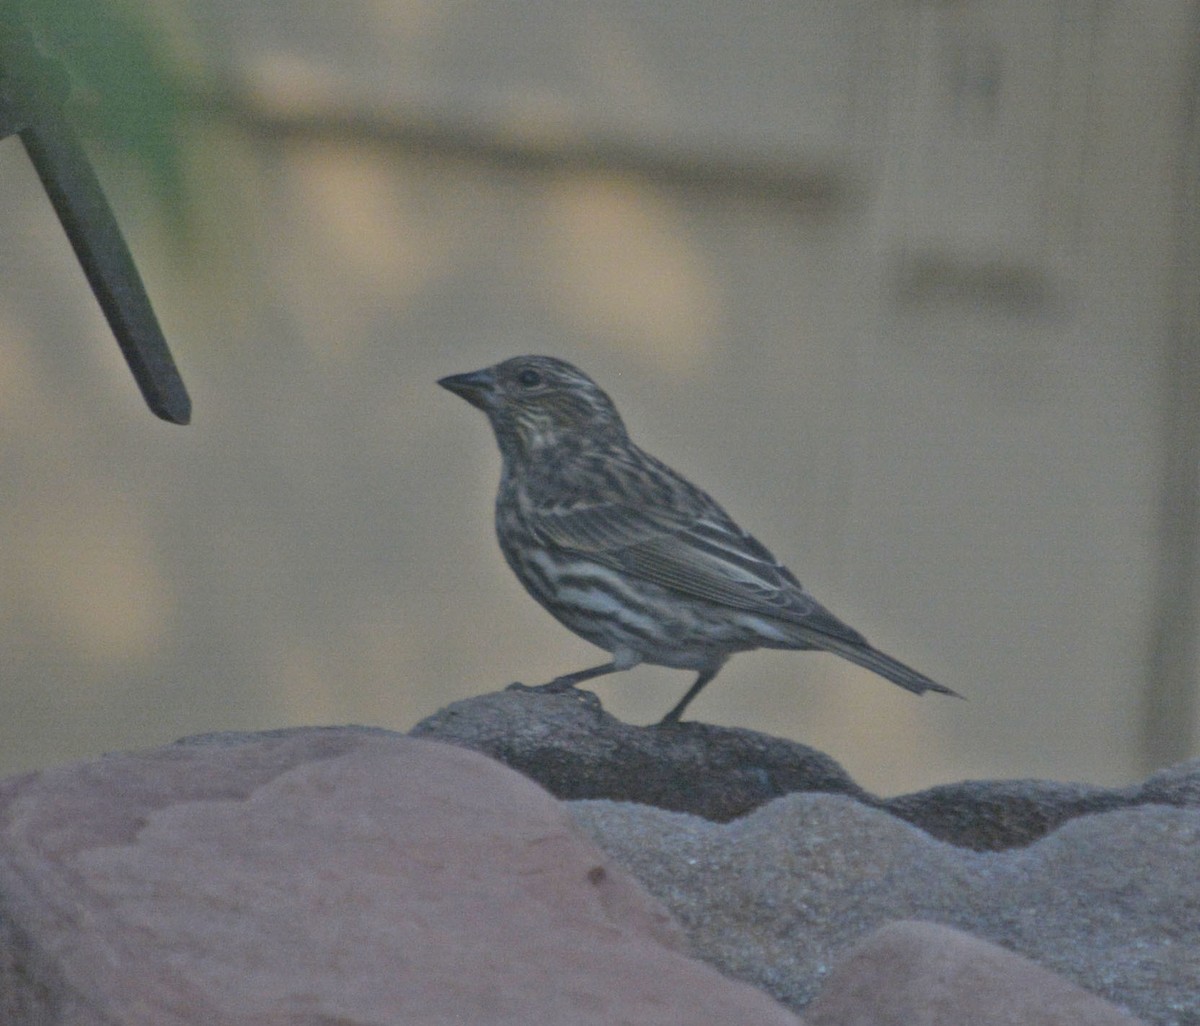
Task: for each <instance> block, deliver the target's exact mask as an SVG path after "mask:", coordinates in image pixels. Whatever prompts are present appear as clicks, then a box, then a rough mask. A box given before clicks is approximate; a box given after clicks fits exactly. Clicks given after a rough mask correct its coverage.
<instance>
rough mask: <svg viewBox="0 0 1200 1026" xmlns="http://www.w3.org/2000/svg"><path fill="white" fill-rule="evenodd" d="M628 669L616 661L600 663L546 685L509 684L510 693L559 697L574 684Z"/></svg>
mask: <svg viewBox="0 0 1200 1026" xmlns="http://www.w3.org/2000/svg"><path fill="white" fill-rule="evenodd" d="M627 669H629V667H628V666H626V665H625V664H624V663H621V662H618V661H617V660H616V659H614V660H612V662H608V663H602V664H601V665H599V666H589V667H588V668H587V669H586V670H576V671H575V672H574V673H564V674H563V675H562V676H561V677H555V678H554V680H552V681H550V682H549V683H548V684H537V685H533V686H530V685H528V684H510V685H509V686H508V690H510V691H540V692H542V693H543V694H547V695H561V694H562V693H563V692H564V691H573V690H574V689H575V685H576V684H582V683H583V682H584V681H585V680H591V679H592V678H593V677H603V676H604V675H605V674H607V673H617V672H618V671H620V670H627Z"/></svg>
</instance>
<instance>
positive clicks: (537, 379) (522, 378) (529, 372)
mask: <svg viewBox="0 0 1200 1026" xmlns="http://www.w3.org/2000/svg"><path fill="white" fill-rule="evenodd" d="M517 383H518V384H519V385H520V386H521V387H522V388H537V386H538V385H540V384H541V383H542V376H541V375H540V374H539V373H538V372H537V371H535V370H534V369H533V368H532V367H526V368H525V369H524V370H523V371H521V373H520V374H518V375H517Z"/></svg>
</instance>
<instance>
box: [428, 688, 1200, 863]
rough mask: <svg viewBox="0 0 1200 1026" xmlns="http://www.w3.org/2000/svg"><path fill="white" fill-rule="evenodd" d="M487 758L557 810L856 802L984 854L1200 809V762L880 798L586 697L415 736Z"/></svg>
mask: <svg viewBox="0 0 1200 1026" xmlns="http://www.w3.org/2000/svg"><path fill="white" fill-rule="evenodd" d="M412 733H413V735H414V736H417V737H430V738H436V739H438V740H441V741H448V742H450V743H451V744H456V745H462V746H463V747H466V748H471V749H473V750H475V751H479V752H483V753H484V754H486V755H490V756H492V757H493V758H495V759H499V760H500V761H501V762H503V763H505V764H506V765H509V766H511V767H513V769H516V770H519V771H520V772H521V773H524V774H525V775H526V776H528V777H531V778H532V779H534V780H536V781H538V783H540V784H541V785H542V786H543V787H545V788H546V789H547V790H549V791H550V792H551V793H552V794H554V795H557V796H558V797H559V798H565V799H582V798H608V799H611V800H613V801H629V802H639V803H640V804H643V805H653V806H655V807H657V808H660V809H668V810H671V811H674V812H689V813H692V814H693V815H697V816H703V817H704V818H705V819H709V820H712V821H714V822H718V823H723V822H728V821H729V820H732V819H736V818H737V817H739V816H744V815H746V814H748V813H750V812H753V811H754V810H755V809H757V808H759V807H761V806H763V805H765V804H766V803H767V802H769V801H772V800H774V799H775V798H778V797H780V796H781V795H784V794H790V793H793V792H798V791H806V792H812V791H820V792H825V793H830V794H844V795H849V796H851V797H853V798H855V799H857V800H858V801H859V802H861V803H862V804H864V805H867V806H870V807H872V808H877V809H882V810H884V811H887V812H889V813H891V814H892V815H893V816H897V817H899V818H900V819H902V820H905V821H906V822H909V823H912V824H914V825H915V826H918V827H920V828H921V829H922V830H924V831H925V832H926V833H928V834H930V835H931V836H933V837H937V838H939V839H941V840H944V841H948V842H950V843H951V844H955V845H959V846H960V847H965V848H971V849H974V850H976V851H1000V850H1003V849H1005V848H1013V847H1020V846H1022V845H1026V844H1029V843H1031V842H1032V841H1035V840H1037V839H1038V838H1039V837H1044V836H1045V835H1046V834H1048V833H1050V831H1052V830H1054V829H1056V828H1057V827H1059V826H1061V825H1062V824H1063V823H1066V822H1067V821H1068V820H1071V819H1074V818H1076V817H1078V816H1083V815H1090V814H1092V813H1097V812H1109V811H1112V810H1115V809H1124V808H1135V807H1137V806H1141V805H1147V804H1151V803H1153V804H1166V805H1179V806H1186V807H1200V759H1196V760H1193V761H1192V762H1189V763H1184V764H1182V765H1181V766H1179V767H1175V768H1173V769H1171V770H1167V771H1164V772H1162V773H1160V774H1157V775H1156V776H1154V777H1151V778H1150V779H1149V780H1147V781H1146V782H1145V784H1143V785H1141V786H1139V787H1130V788H1102V787H1093V786H1091V785H1087V784H1060V783H1057V782H1055V781H1045V780H1018V781H971V782H967V783H961V784H947V785H943V786H940V787H934V788H930V789H929V790H927V791H921V792H919V793H917V794H911V795H901V796H899V797H895V798H880V797H877V796H875V795H872V794H868V793H867V792H866V791H864V790H863V789H862V788H861V787H859V786H858V785H857V784H856V783H855V782H854V781H853V780H852V779H851V778H850V777H849V775H848V774H847V773H846V772H845V770H843V769H842V768H841V766H839V765H838V764H837V763H836V762H835V761H834V760H833V759H831V758H829V756H827V755H823V754H822V753H821V752H818V751H814V750H813V749H812V748H808V747H806V746H804V745H801V744H796V743H794V742H791V741H784V740H782V739H780V738H773V737H769V736H767V735H765V734H760V733H757V732H755V731H752V730H739V729H736V728H730V727H713V726H709V725H707V724H703V723H693V722H686V723H679V724H674V725H672V726H670V727H667V728H660V727H634V726H630V725H629V724H626V723H622V722H620V721H619V720H617V719H614V718H613V717H612V716H609V715H608V714H607V713H605V712H604V711H603V710H602V709H601V707H600V701H599V699H598V698H596V696H595V695H593V694H591V693H590V692H587V691H578V692H576V693H575V694H573V695H572V694H565V695H548V694H538V693H531V692H528V691H525V692H521V691H504V692H499V693H495V694H489V695H482V696H480V697H478V698H471V699H467V700H465V701H462V702H455V703H454V704H453V705H450V706H447V707H446V708H445V709H443V710H441V711H440V712H438V713H435V714H434V715H433V716H431V717H429V718H428V719H426V720H423V721H422V722H421V723H419V724H417V726H416V727H415V728H414V729H413V731H412Z"/></svg>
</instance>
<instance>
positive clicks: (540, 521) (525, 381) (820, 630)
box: [438, 356, 961, 726]
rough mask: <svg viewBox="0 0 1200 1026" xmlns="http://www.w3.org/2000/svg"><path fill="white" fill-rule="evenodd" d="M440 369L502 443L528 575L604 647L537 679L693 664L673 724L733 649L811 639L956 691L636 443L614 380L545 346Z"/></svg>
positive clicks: (512, 525) (503, 491)
mask: <svg viewBox="0 0 1200 1026" xmlns="http://www.w3.org/2000/svg"><path fill="white" fill-rule="evenodd" d="M438 384H439V385H441V386H442V387H443V388H445V389H447V390H448V391H450V392H452V393H454V394H455V395H457V396H460V397H461V398H463V399H465V400H466V401H467V402H468V403H470V404H471V405H472V406H475V407H477V408H478V409H480V410H482V411H483V413H484V414H486V415H487V418H488V420H489V421H490V423H491V427H492V431H493V432H494V434H495V438H496V443H497V445H498V447H499V449H500V456H501V464H502V465H501V472H500V487H499V490H498V491H497V494H496V508H495V527H496V536H497V540H498V541H499V543H500V549H501V551H502V552H503V554H504V558H505V560H506V561H507V563H508V565H509V567H511V569H512V571H513V572H514V573H515V574H516V576H517V578H518V579H519V580H520V582H521V584H522V585H524V587H525V589H526V590H527V591H528V592H529V594H530V595H532V596H533V598H534V599H536V600H537V601H538V602H539V603H540V604H541V605H542V606H543V607H544V608H545V609H546V610H547V611H548V612H550V613H551V614H552V615H553V616H554V617H555V618H556V619H557V620H558V621H559V622H560V623H562V624H563V625H564V626H565V627H567V628H568V629H570V630H572V631H574V632H575V633H576V634H578V635H580V636H581V637H583V638H585V639H586V640H588V641H590V642H591V643H592V644H594V645H596V646H597V647H598V648H601V649H603V650H605V651H606V652H608V653H609V655H610V656H611V657H612V658H611V659H610V660H609V661H608V662H605V663H601V664H600V665H597V666H590V667H587V668H585V669H582V670H576V671H575V672H573V673H567V674H563V675H562V676H559V677H555V678H554V679H553V680H551V681H550V682H548V683H547V684H543V685H539V686H538V687H536V688H532V689H528V690H535V691H545V692H567V691H571V690H573V689H574V688H575V687H576V685H578V684H581V683H583V682H584V681H588V680H592V679H594V678H596V677H601V676H604V675H606V674H610V673H617V672H620V671H623V670H629V669H632V668H633V667H635V666H637V665H639V664H641V663H649V664H651V665H656V666H667V667H673V668H676V669H685V670H692V671H694V672H695V673H696V675H697V676H696V679H695V681H694V682H693V683H692V685H691V687H690V688H689V689H688V691H687V692H686V693H685V694H684V696H683V697H682V698H681V699H680V700H679V701H678V702H677V703H676V704H675V706H674V707H673V708H671V710H670V711H669V712H668V713H667V714H666V715H665V716H664V717H663V718H662V720H661V721H659V724H658V725H659V726H667V725H669V724H674V723H677V722H678V721H679V720H680V718H681V717H682V716H683V713H684V710H685V709H686V708H687V707H688V705H689V704H690V703H691V702H692V701H693V700H694V699H695V698H696V696H697V695H698V694H700V692H701V690H702V689H703V688H704V687H705V686H706V685H707V684H708V683H709V682H710V681H712V679H713V678H714V677H716V675H717V674H718V672H720V670H721V668H722V666H724V665H725V662H726V660H728V659H729V657H730V656H732V655H734V654H735V653H737V652H745V651H749V650H752V649H757V648H773V649H799V650H804V649H817V650H823V651H826V652H832V653H834V654H835V655H838V656H841V657H842V658H843V659H847V660H849V661H850V662H852V663H856V664H857V665H859V666H862V667H865V668H866V669H868V670H871V671H872V672H874V673H876V674H878V675H879V676H881V677H884V678H886V679H887V680H890V681H892V682H893V683H895V684H898V685H899V686H900V687H902V688H905V689H906V690H908V691H911V692H914V693H915V694H921V693H923V692H926V691H933V692H938V693H940V694H944V695H953V696H955V697H961V696H959V695H958V694H957V692H954V691H952V690H951V689H950V688H948V687H945V686H943V685H941V684H938V683H937V682H935V681H933V680H931V679H930V678H929V677H926V676H925V675H924V674H922V673H919V672H918V671H916V670H914V669H912V668H911V667H909V666H906V665H905V664H904V663H902V662H900V661H899V660H897V659H894V658H892V656H890V655H887V654H886V653H884V652H882V651H880V650H879V649H877V648H875V647H873V646H872V645H871V644H870V643H869V642H868V641H867V639H866V638H865V637H864V636H863V635H862V634H860V633H859V632H858V631H856V630H855V629H854V628H852V627H850V626H849V625H847V624H845V623H843V622H842V621H841V620H839V619H838V618H837V617H836V616H834V614H833V613H831V612H830V611H829V610H828V609H826V608H825V607H824V606H823V605H821V604H820V603H819V602H818V601H817V600H816V599H815V598H813V596H812V595H811V594H810V593H809V591H808V590H807V589H806V588H805V587H803V586H802V585H801V584H800V582H799V581H798V580H797V579H796V577H795V576H794V575H793V574H792V572H791V571H790V570H788V568H787V567H786V566H784V565H783V564H782V563H781V562H780V561H779V560H778V559H776V558H775V557H774V556H773V555H772V554H771V553H770V552H769V551H768V550H767V548H766V547H765V546H764V545H763V544H762V543H761V542H759V541H758V540H757V539H756V538H754V537H753V536H752V535H751V534H749V533H748V532H747V531H745V530H743V529H742V528H741V527H739V526H738V525H737V523H735V522H734V520H733V518H732V517H730V516H729V514H728V513H726V512H725V510H724V509H723V508H722V507H721V506H719V505H718V504H717V502H716V501H715V500H714V499H712V498H711V497H710V496H709V495H708V493H707V492H704V491H702V490H701V489H700V488H698V487H697V486H696V485H694V484H692V483H691V482H690V481H688V480H687V479H686V478H685V477H683V475H681V474H679V473H677V472H676V471H674V470H672V469H671V468H670V467H668V466H667V465H666V464H665V463H663V462H662V461H661V460H659V459H656V458H655V457H654V456H652V455H650V453H648V452H646V451H645V450H644V449H642V448H640V447H639V446H638V445H636V444H635V443H634V442H633V441H632V439H631V438H630V437H629V433H628V431H627V430H626V428H625V424H624V421H623V420H622V419H621V415H620V414H619V413H618V412H617V408H616V405H615V404H614V403H613V401H612V399H611V398H609V396H608V394H607V393H606V392H605V391H604V390H603V389H601V388H600V386H599V385H597V384H596V383H595V381H593V380H592V379H591V378H590V377H588V375H587V374H585V373H584V372H583V371H581V370H579V369H578V368H576V367H574V366H573V365H572V364H570V363H567V362H566V361H565V360H560V359H558V358H556V357H552V356H515V357H512V358H510V359H507V360H504V361H502V362H501V363H497V364H495V365H494V366H490V367H485V368H483V369H481V370H477V371H472V372H470V373H466V374H453V375H450V376H448V377H443V378H441V379H439V380H438Z"/></svg>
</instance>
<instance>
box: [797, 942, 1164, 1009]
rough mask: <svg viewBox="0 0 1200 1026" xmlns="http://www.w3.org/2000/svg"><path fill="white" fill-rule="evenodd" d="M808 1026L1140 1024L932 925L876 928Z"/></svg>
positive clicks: (845, 964)
mask: <svg viewBox="0 0 1200 1026" xmlns="http://www.w3.org/2000/svg"><path fill="white" fill-rule="evenodd" d="M805 1017H806V1019H807V1021H808V1022H809V1024H810V1026H963V1024H965V1023H970V1026H1080V1024H1083V1023H1086V1024H1087V1026H1138V1024H1139V1023H1141V1020H1140V1019H1134V1018H1133V1017H1132V1016H1129V1015H1126V1014H1125V1013H1124V1012H1122V1011H1120V1010H1119V1009H1118V1008H1117V1007H1116V1006H1115V1005H1111V1004H1109V1003H1108V1002H1107V1001H1104V1000H1102V999H1100V998H1098V997H1096V996H1095V995H1094V994H1089V993H1088V992H1087V991H1085V990H1083V989H1081V988H1080V987H1077V986H1076V985H1075V984H1073V983H1071V982H1070V981H1068V980H1064V979H1063V978H1062V977H1061V976H1056V975H1054V973H1051V972H1048V971H1047V970H1045V969H1043V968H1041V966H1038V965H1036V964H1034V963H1033V962H1031V961H1029V959H1027V958H1022V957H1021V956H1020V955H1015V954H1013V953H1012V952H1011V951H1006V950H1005V949H1004V948H1001V947H997V946H996V945H995V944H989V943H988V942H987V941H982V940H979V939H978V938H975V937H972V936H971V935H970V934H966V933H962V932H961V931H959V930H952V929H951V928H950V927H948V926H938V925H936V924H934V923H918V922H896V923H890V924H889V925H887V926H884V927H881V928H880V929H878V930H876V931H875V932H874V933H872V934H871V935H870V936H868V937H867V939H866V940H864V941H863V942H862V943H861V944H859V945H858V946H857V947H856V948H854V950H853V951H851V952H850V953H849V954H848V955H847V956H846V957H845V959H843V960H842V962H841V963H840V964H839V965H838V966H837V967H836V968H835V969H834V971H833V972H832V973H831V974H830V977H829V979H828V981H827V982H826V984H825V987H824V989H823V990H822V991H821V993H820V995H819V996H818V997H817V999H816V1000H815V1001H814V1002H813V1003H812V1004H810V1005H809V1006H808V1008H807V1009H805Z"/></svg>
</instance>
